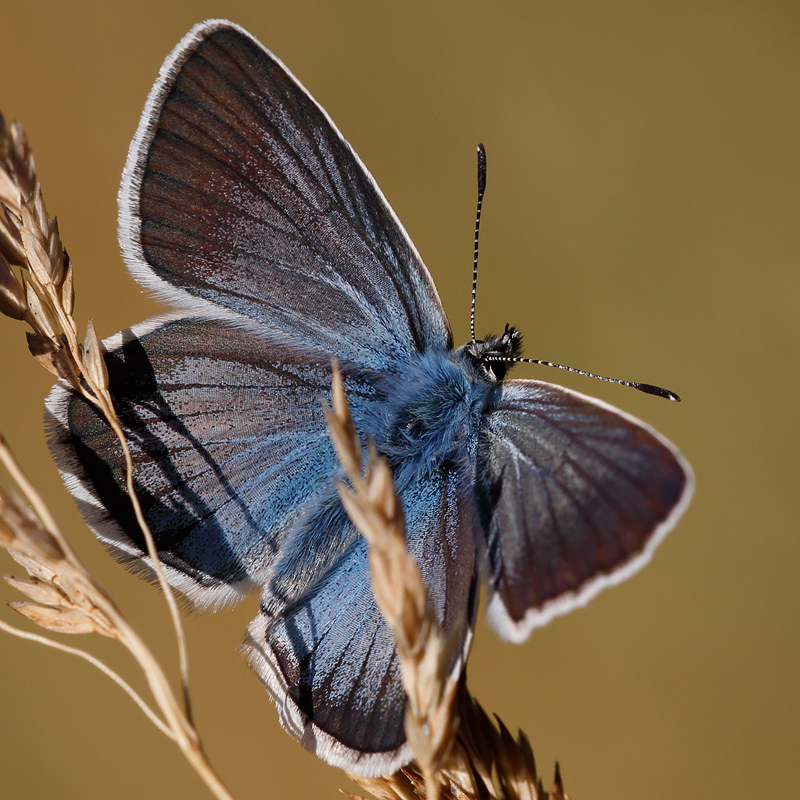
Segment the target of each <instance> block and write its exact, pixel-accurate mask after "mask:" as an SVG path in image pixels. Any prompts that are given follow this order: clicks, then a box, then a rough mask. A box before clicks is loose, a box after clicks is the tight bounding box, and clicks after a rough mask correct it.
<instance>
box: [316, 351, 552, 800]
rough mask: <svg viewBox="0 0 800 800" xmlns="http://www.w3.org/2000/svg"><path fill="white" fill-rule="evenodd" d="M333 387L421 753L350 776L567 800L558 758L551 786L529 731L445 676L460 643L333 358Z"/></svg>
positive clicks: (435, 796)
mask: <svg viewBox="0 0 800 800" xmlns="http://www.w3.org/2000/svg"><path fill="white" fill-rule="evenodd" d="M332 394H333V409H332V410H328V411H327V417H328V429H329V431H330V435H331V439H332V440H333V443H334V447H335V448H336V453H337V455H338V457H339V462H340V464H341V465H342V468H343V470H344V472H345V475H346V476H347V481H348V485H346V484H345V483H343V482H339V483H338V489H339V496H340V497H341V499H342V504H343V505H344V508H345V510H346V511H347V513H348V515H349V516H350V519H351V521H352V522H353V524H354V525H355V526H356V528H358V530H359V532H360V533H361V534H362V536H363V537H364V538H365V539H366V541H367V544H368V548H369V549H368V552H369V563H370V569H371V575H370V580H371V584H372V590H373V593H374V595H375V601H376V603H377V604H378V607H379V608H380V610H381V613H382V614H383V616H384V618H385V620H386V622H387V624H388V625H389V627H390V628H391V629H392V631H393V633H394V635H395V641H396V644H397V652H398V655H399V658H400V673H401V675H402V678H403V686H404V688H405V691H406V695H407V696H408V707H407V710H406V719H405V726H406V736H407V737H408V741H409V744H410V745H411V749H412V751H413V753H414V761H413V762H411V764H409V765H408V766H406V767H404V768H403V769H402V770H400V771H399V772H397V773H395V774H394V775H386V776H382V777H379V778H363V777H361V776H358V775H353V774H351V775H350V778H351V779H352V780H353V781H354V782H355V783H357V784H358V785H359V786H361V787H362V788H363V789H365V790H367V791H368V792H370V793H371V794H373V795H374V796H375V797H378V798H380V800H412V798H416V799H417V800H418V799H419V798H425V799H426V800H439V799H440V798H441V800H568V798H567V796H566V795H565V794H564V792H563V786H562V783H561V773H560V770H559V767H558V764H556V770H555V778H554V786H553V789H552V790H551V791H550V792H547V791H545V789H544V788H543V786H542V783H541V781H540V780H539V778H538V776H537V773H536V764H535V762H534V758H533V751H532V749H531V746H530V742H529V741H528V738H527V737H526V736H525V734H524V733H522V731H520V732H519V733H518V735H517V738H516V739H514V737H513V736H512V735H511V733H510V732H509V730H508V729H507V728H506V726H505V725H504V724H503V723H502V722H501V721H500V720H499V719H497V723H496V724H495V723H493V722H492V721H491V720H490V719H489V717H488V715H487V714H486V712H485V711H484V710H483V709H482V708H481V706H480V705H479V704H478V702H477V701H476V700H475V699H474V698H473V697H471V696H470V694H469V692H468V691H467V688H466V682H465V681H464V680H463V679H462V678H461V677H460V676H459V675H458V674H453V675H450V676H448V675H447V670H446V669H445V667H446V665H447V664H448V663H449V662H450V658H451V655H452V644H451V643H450V642H449V641H448V640H447V637H445V635H444V633H443V632H442V630H441V628H440V626H439V623H438V621H437V619H436V616H435V615H434V613H433V612H432V610H431V606H430V604H429V602H428V596H427V591H426V589H425V585H424V584H423V582H422V577H421V575H420V572H419V568H418V567H417V564H416V562H415V561H414V559H413V558H412V557H411V555H410V554H409V553H408V552H407V550H406V536H405V521H404V518H403V508H402V503H401V502H400V499H399V498H398V497H397V494H396V493H395V489H394V484H393V481H392V475H391V471H390V469H389V466H388V465H387V463H386V461H385V460H384V459H383V458H381V457H380V456H379V455H378V454H377V452H376V451H375V448H374V447H373V446H372V444H371V443H370V444H369V449H368V454H367V460H366V467H365V468H364V469H362V450H361V441H360V439H359V436H358V432H357V431H356V429H355V426H354V424H353V420H352V417H351V416H350V411H349V409H348V406H347V398H346V397H345V393H344V388H343V386H342V379H341V375H340V372H339V368H338V365H337V364H336V363H335V362H334V364H333V382H332ZM351 797H352V795H351Z"/></svg>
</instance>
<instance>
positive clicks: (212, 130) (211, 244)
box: [120, 20, 452, 368]
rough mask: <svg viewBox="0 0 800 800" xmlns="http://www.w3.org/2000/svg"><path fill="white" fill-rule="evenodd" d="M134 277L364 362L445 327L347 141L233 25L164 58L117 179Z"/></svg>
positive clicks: (193, 35)
mask: <svg viewBox="0 0 800 800" xmlns="http://www.w3.org/2000/svg"><path fill="white" fill-rule="evenodd" d="M120 240H121V245H122V248H123V252H124V254H125V257H126V260H127V262H128V264H129V266H130V268H131V270H132V272H133V274H134V276H135V277H136V278H137V280H139V281H140V282H141V283H143V284H144V285H146V286H148V287H151V288H154V289H156V290H158V291H160V292H161V293H162V294H165V295H166V296H167V298H168V299H169V300H170V301H171V302H173V303H178V304H183V305H184V306H188V307H189V308H190V309H191V310H192V311H193V312H194V313H204V314H210V315H212V316H220V315H225V314H227V315H233V316H235V317H236V318H238V319H239V321H240V322H241V321H242V320H243V319H247V320H251V321H254V322H256V323H261V324H264V325H267V326H269V327H270V328H271V329H273V330H276V331H280V332H281V333H283V334H284V335H285V336H287V337H293V338H296V339H299V340H300V341H302V342H305V343H307V344H309V345H313V346H316V347H319V348H321V349H323V350H325V351H327V352H329V353H335V354H337V355H338V356H339V357H341V358H345V359H350V360H352V361H354V362H355V363H362V364H365V365H368V366H372V367H375V368H380V367H384V366H386V365H387V364H388V363H390V362H391V361H393V360H396V359H397V358H398V356H402V355H403V354H404V353H409V354H410V353H414V352H419V351H424V350H425V349H428V348H445V347H450V346H451V344H452V337H451V333H450V328H449V325H448V322H447V319H446V317H445V314H444V310H443V308H442V305H441V302H440V300H439V297H438V295H437V293H436V289H435V287H434V285H433V282H432V280H431V277H430V275H429V274H428V271H427V269H426V268H425V266H424V264H423V263H422V261H421V259H420V258H419V255H418V254H417V252H416V250H415V249H414V246H413V244H412V243H411V241H410V239H409V238H408V236H407V234H406V233H405V231H404V230H403V228H402V226H401V225H400V222H399V221H398V220H397V218H396V216H395V215H394V213H393V212H392V210H391V208H390V207H389V205H388V204H387V202H386V200H385V199H384V197H383V195H382V194H381V192H380V190H379V189H378V187H377V186H376V184H375V182H374V181H373V179H372V177H371V176H370V175H369V173H368V172H367V170H366V168H365V167H364V165H363V164H362V163H361V162H360V161H359V159H358V157H357V156H356V155H355V153H354V152H353V150H352V149H351V147H350V146H349V145H348V144H347V142H346V141H345V140H344V139H343V138H342V136H341V134H340V133H339V132H338V131H337V130H336V128H335V127H334V125H333V123H332V122H331V120H330V119H329V118H328V116H327V115H326V114H325V112H324V111H323V110H322V109H321V108H320V107H319V106H318V105H317V104H316V102H315V101H314V100H313V99H312V98H311V96H310V95H309V94H308V93H307V92H306V91H305V89H303V87H302V86H301V85H300V84H299V83H298V82H297V81H296V79H295V78H294V77H293V76H292V75H291V74H290V73H289V72H288V70H287V69H286V68H285V67H284V66H283V65H282V64H281V63H280V61H278V60H277V59H276V58H275V57H274V56H273V55H272V54H271V53H269V52H268V51H267V50H265V49H264V47H263V46H262V45H261V44H260V43H259V42H257V41H256V40H255V39H253V37H252V36H250V35H249V34H248V33H246V32H245V31H244V30H242V29H241V28H239V27H237V26H235V25H233V24H232V23H229V22H224V21H219V20H217V21H211V22H206V23H202V24H201V25H198V26H196V27H195V28H194V29H193V30H192V31H191V32H190V33H189V34H187V36H186V37H185V38H184V39H183V41H182V42H180V44H179V45H178V46H177V47H176V48H175V50H174V51H173V53H172V54H171V55H170V56H169V58H168V59H167V61H166V62H165V64H164V66H163V67H162V70H161V74H160V77H159V79H158V81H157V82H156V84H155V86H154V87H153V90H152V91H151V93H150V97H149V99H148V102H147V106H146V107H145V111H144V114H143V116H142V120H141V123H140V126H139V130H138V131H137V134H136V137H135V138H134V140H133V142H132V144H131V149H130V153H129V155H128V162H127V165H126V167H125V173H124V175H123V184H122V188H121V189H120Z"/></svg>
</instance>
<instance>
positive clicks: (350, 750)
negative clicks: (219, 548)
mask: <svg viewBox="0 0 800 800" xmlns="http://www.w3.org/2000/svg"><path fill="white" fill-rule="evenodd" d="M461 477H463V476H460V475H459V474H458V473H455V472H446V473H440V474H436V475H433V476H431V477H430V478H428V479H426V480H424V481H422V480H421V481H419V483H418V484H417V485H416V486H414V487H410V488H409V489H408V490H407V491H406V492H404V493H403V507H404V509H405V512H406V525H407V530H408V547H409V551H410V552H411V554H412V555H413V556H414V557H415V559H416V561H417V564H418V565H419V567H420V571H421V574H422V577H423V580H424V582H425V584H426V586H427V589H428V595H429V599H430V602H431V605H432V608H433V610H434V611H435V613H436V615H437V618H438V619H439V621H440V623H441V625H442V628H443V629H444V630H445V631H446V632H447V633H450V632H453V634H454V639H453V642H454V647H455V650H454V656H453V659H452V661H451V663H450V665H449V669H450V670H451V671H452V670H460V669H461V667H462V666H463V662H464V660H465V659H466V651H467V649H468V647H469V643H470V639H471V632H472V626H473V624H474V619H475V608H476V603H477V575H476V570H475V544H474V535H473V530H472V525H473V522H474V519H475V510H474V502H473V500H472V499H471V498H470V497H469V496H468V495H467V494H466V493H465V492H463V491H461V490H460V489H459V483H460V480H459V479H460V478H461ZM342 525H343V527H344V528H347V529H348V531H349V532H346V531H345V532H342V531H331V530H329V531H327V533H328V535H329V536H330V535H334V536H335V538H337V539H342V540H346V539H351V541H352V544H351V545H350V547H349V549H348V550H347V551H346V552H345V553H344V554H343V556H342V557H341V559H340V560H339V562H338V563H337V564H336V566H335V567H334V568H333V569H331V570H330V571H329V572H328V574H327V575H326V576H325V577H324V579H323V580H322V582H321V583H320V584H319V585H318V586H317V587H316V588H315V589H314V590H313V591H311V592H309V593H307V594H306V595H305V596H303V597H300V598H298V599H297V600H296V601H295V602H294V603H292V604H290V605H288V606H282V605H281V603H280V601H279V600H278V599H276V596H275V593H274V591H273V587H272V586H271V585H268V586H267V587H266V588H265V591H264V595H263V597H262V606H261V613H260V614H259V616H258V617H256V619H255V620H254V621H253V623H252V624H251V626H250V630H249V634H250V635H249V640H248V649H249V651H250V657H251V662H252V663H253V665H254V667H255V668H256V669H257V670H258V673H259V675H260V676H261V678H262V680H263V681H264V683H265V684H266V685H267V687H268V688H269V689H270V691H271V692H272V694H273V696H274V697H275V700H276V702H277V705H278V708H279V712H280V716H281V721H282V723H283V725H284V727H286V728H287V730H289V731H290V732H292V733H293V734H294V735H295V736H297V737H298V738H299V739H300V740H301V742H302V743H303V744H304V745H305V746H306V747H307V748H308V749H310V750H312V751H314V752H315V753H316V754H317V755H318V756H319V757H321V758H324V759H325V760H326V761H328V762H329V763H331V764H333V765H334V766H338V767H341V768H343V769H347V770H350V771H355V772H358V773H359V774H362V775H380V774H389V773H392V772H394V771H396V770H397V769H399V768H400V767H401V766H402V765H403V764H405V763H406V762H407V761H408V760H409V759H410V757H411V752H410V750H409V748H408V746H407V745H406V744H405V729H404V713H405V706H406V698H405V693H404V691H403V686H402V681H401V677H400V671H399V665H398V659H397V652H396V650H395V644H394V636H393V634H392V633H391V631H390V630H389V628H388V627H387V625H386V623H385V622H384V620H383V617H382V616H381V613H380V611H379V610H378V608H377V607H376V605H375V601H374V598H373V594H372V589H371V588H370V575H369V565H368V561H367V555H366V546H365V543H364V540H363V539H362V538H361V537H360V536H358V535H357V534H355V532H354V531H353V530H352V527H351V526H350V523H349V522H348V521H346V520H343V521H342Z"/></svg>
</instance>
